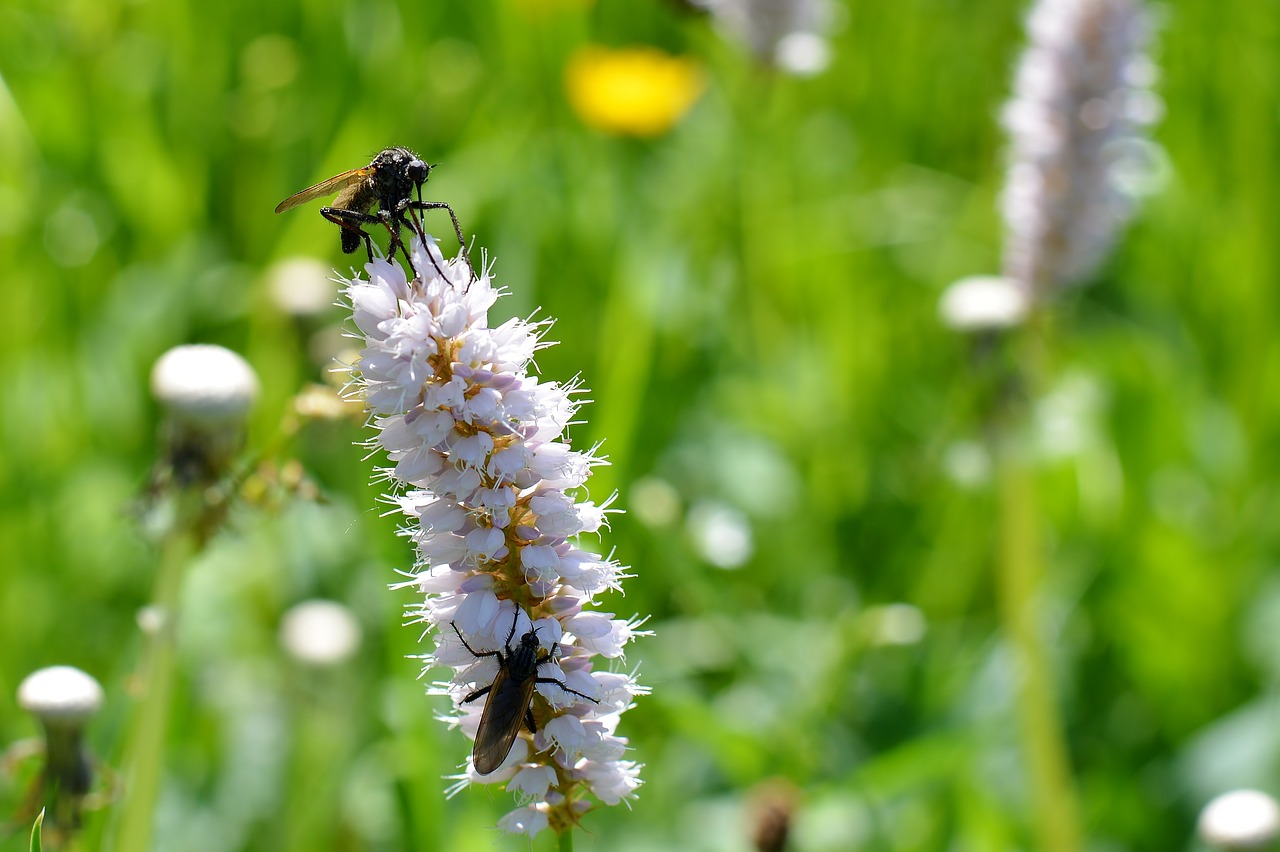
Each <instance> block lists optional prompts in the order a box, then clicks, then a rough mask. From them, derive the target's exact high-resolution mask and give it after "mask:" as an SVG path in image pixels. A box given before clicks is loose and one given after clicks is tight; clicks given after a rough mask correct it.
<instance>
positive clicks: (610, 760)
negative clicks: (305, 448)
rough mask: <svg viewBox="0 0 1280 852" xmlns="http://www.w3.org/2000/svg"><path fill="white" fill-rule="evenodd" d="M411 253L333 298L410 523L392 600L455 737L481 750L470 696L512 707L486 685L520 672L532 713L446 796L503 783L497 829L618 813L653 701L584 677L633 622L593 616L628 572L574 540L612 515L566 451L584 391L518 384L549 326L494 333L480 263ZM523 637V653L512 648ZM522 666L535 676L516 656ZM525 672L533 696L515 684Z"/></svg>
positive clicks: (387, 473) (419, 250) (583, 456)
mask: <svg viewBox="0 0 1280 852" xmlns="http://www.w3.org/2000/svg"><path fill="white" fill-rule="evenodd" d="M410 252H411V255H412V264H413V268H414V269H417V270H421V271H422V273H421V275H420V276H419V277H417V278H415V279H413V280H406V277H405V273H404V271H403V269H402V268H401V267H400V266H399V265H396V264H392V263H388V262H387V261H385V260H375V261H373V262H371V263H369V264H368V265H366V267H365V270H366V273H367V276H368V278H367V279H365V278H360V277H357V278H356V279H354V280H351V281H347V282H346V289H345V292H346V294H347V297H348V299H349V300H350V302H351V307H352V312H353V318H354V320H355V324H356V326H357V328H358V329H359V334H360V336H361V337H362V338H363V340H364V349H363V350H362V352H361V354H360V362H359V365H358V368H357V369H358V376H357V378H356V379H355V381H354V384H353V387H354V388H355V389H356V391H357V392H358V393H359V395H360V396H361V398H362V399H363V400H364V402H365V404H366V405H367V407H368V409H369V411H370V413H371V419H372V423H373V425H374V426H375V427H376V428H377V429H378V436H377V438H376V439H375V441H373V442H372V445H373V446H374V447H376V448H381V449H382V450H383V451H385V452H386V453H387V456H388V458H389V460H390V461H391V466H390V467H387V468H385V469H384V470H383V471H382V472H381V473H382V476H383V478H384V479H385V480H386V482H387V483H388V484H389V486H390V488H389V492H390V493H389V494H388V496H387V498H386V499H387V501H388V502H389V503H390V504H391V505H393V506H394V507H395V508H396V510H398V511H399V512H402V513H403V514H404V515H405V517H406V518H407V519H408V521H407V523H406V525H405V527H404V530H403V532H404V534H405V536H406V537H408V538H409V539H410V540H411V541H412V542H413V543H414V545H415V546H416V548H417V562H416V565H415V571H414V572H413V573H412V574H409V575H408V576H410V579H409V580H408V581H407V582H405V583H401V584H399V585H398V586H397V588H400V587H406V586H412V587H416V588H417V589H419V590H420V591H421V592H422V593H423V594H424V596H425V598H424V600H422V601H421V602H418V603H415V604H414V605H412V606H411V607H410V612H409V615H410V619H409V620H410V623H424V624H426V625H428V627H429V630H428V633H427V634H426V635H429V636H433V637H434V643H435V644H434V649H433V650H432V651H431V652H430V653H427V654H424V655H423V656H422V659H423V660H424V661H425V664H426V665H425V667H424V672H426V671H428V670H430V669H432V668H434V667H437V666H438V667H443V668H448V669H452V672H451V673H450V675H451V676H450V678H449V679H448V680H446V681H443V682H436V683H435V684H434V689H433V691H435V692H437V693H442V694H447V695H449V696H450V697H451V698H452V700H453V702H454V709H455V714H456V715H455V717H454V718H453V719H451V721H453V722H454V723H456V724H457V726H458V727H460V728H461V729H462V730H463V731H464V732H465V733H467V735H468V736H470V737H471V738H473V739H475V738H476V735H477V730H478V729H479V728H480V727H481V716H482V713H483V712H484V708H485V706H487V705H488V704H489V703H490V702H491V701H492V698H490V701H480V700H478V699H479V698H480V697H481V696H478V695H476V693H478V692H482V691H483V690H484V689H485V688H486V687H492V691H494V692H497V691H499V688H502V689H503V690H506V691H507V693H508V697H509V695H514V693H509V690H508V688H507V687H506V686H503V684H501V683H499V684H498V685H497V686H495V685H494V684H495V680H501V679H502V678H504V677H505V678H507V681H508V684H510V682H511V681H513V680H517V677H516V676H517V675H519V676H520V677H521V678H523V679H524V680H522V681H521V683H520V684H519V685H520V686H521V687H522V690H521V694H524V691H523V687H532V688H530V689H528V691H527V692H528V698H527V699H526V701H525V704H526V707H527V709H528V710H529V712H528V714H527V715H526V713H525V712H524V710H525V709H526V707H517V706H516V705H517V704H519V703H520V702H518V701H514V700H512V701H508V703H510V704H511V707H512V708H515V711H514V712H518V713H519V717H520V719H519V721H520V724H519V725H517V726H516V727H515V728H512V729H510V730H508V729H506V728H504V729H503V732H505V733H510V735H511V742H510V743H509V744H507V743H503V745H504V746H506V747H509V749H510V751H509V753H504V754H503V755H502V756H501V759H494V758H493V757H492V755H491V752H490V751H486V752H485V753H486V754H489V755H490V756H489V757H486V759H485V760H483V761H482V763H483V764H484V765H483V766H481V767H479V769H484V770H488V771H486V772H484V773H483V774H482V773H481V772H480V771H478V768H477V766H476V765H475V762H474V760H472V761H468V763H467V765H466V767H465V771H464V772H463V773H461V774H460V775H457V776H455V780H457V781H458V783H457V784H456V785H455V787H454V790H455V791H456V790H459V789H461V788H462V787H465V786H466V785H467V784H470V783H479V784H493V783H503V784H506V786H507V789H508V790H510V791H511V792H512V793H514V794H515V796H516V797H517V799H518V800H519V801H520V803H521V804H522V805H523V807H521V808H519V809H518V810H516V811H514V812H512V813H510V814H508V815H507V816H506V817H504V818H503V819H502V820H501V821H500V823H499V825H500V827H502V828H504V829H505V830H507V831H511V832H515V833H528V834H531V835H532V834H536V833H537V832H538V831H540V830H542V829H544V828H548V827H549V828H551V829H552V830H554V831H557V832H564V831H567V830H569V829H571V828H572V827H573V826H574V825H575V824H576V823H577V821H578V820H579V818H580V817H581V816H582V815H583V814H584V813H585V812H587V811H588V810H590V809H591V808H593V807H596V806H597V805H596V804H595V802H599V803H603V804H608V805H613V804H617V803H618V802H620V801H623V800H626V799H629V798H632V797H634V795H635V792H636V788H637V787H638V786H639V785H640V779H639V777H638V771H639V769H640V766H639V765H638V764H636V763H635V762H634V761H631V760H627V759H626V756H627V754H628V746H627V740H626V739H625V738H623V737H619V736H617V734H616V730H617V726H618V721H619V717H620V716H621V714H622V713H623V712H624V711H625V710H627V709H628V708H629V707H631V706H632V701H633V699H634V698H635V697H636V696H637V695H642V694H645V693H646V692H647V691H648V690H647V689H645V688H644V687H641V686H640V685H639V684H637V682H636V679H635V676H634V674H624V673H615V672H610V671H598V670H596V669H595V668H594V666H595V663H596V662H597V659H596V658H598V657H604V658H607V659H611V658H614V657H621V656H622V648H623V646H624V645H626V644H627V643H628V642H629V641H630V639H631V638H633V637H634V636H636V635H640V634H641V631H639V630H638V628H639V626H640V624H641V623H642V620H641V619H631V620H625V619H617V618H614V616H613V614H612V613H601V612H598V611H596V610H593V609H591V608H590V607H591V606H592V605H593V601H594V598H595V596H596V595H598V594H599V593H601V592H605V591H608V590H613V589H619V588H620V583H621V581H622V580H623V579H624V578H626V577H627V576H628V575H627V574H626V573H625V569H624V568H623V567H622V566H621V565H619V564H618V563H617V562H615V561H614V560H613V559H612V558H609V557H605V556H601V555H599V554H597V553H594V552H592V551H590V550H586V549H584V548H583V547H582V546H581V542H580V541H579V537H580V536H584V535H589V534H592V533H597V532H598V531H599V530H600V529H601V528H602V527H606V526H607V522H606V515H607V513H608V512H609V511H614V510H610V509H609V508H608V506H609V503H610V502H611V501H612V498H611V499H610V500H608V501H605V502H604V503H603V504H600V505H597V504H595V503H592V502H589V501H587V500H585V499H582V496H581V492H582V491H583V488H584V486H585V483H586V481H587V478H588V476H589V475H590V473H591V470H592V468H594V467H595V466H596V465H599V464H603V463H604V460H603V459H602V458H600V457H599V456H597V455H595V448H591V449H588V450H585V451H584V450H577V449H573V448H572V447H571V446H570V444H569V441H568V439H567V438H565V437H563V433H564V430H565V428H566V427H567V425H568V424H569V422H570V420H571V419H572V418H573V416H574V415H575V414H576V412H577V410H578V404H577V403H576V402H575V401H574V397H575V396H576V395H578V394H580V393H582V389H581V388H580V387H577V386H576V385H575V384H569V385H563V384H559V383H556V382H544V381H540V380H539V379H537V378H536V377H534V376H531V375H530V374H529V369H530V367H531V366H532V361H533V355H534V352H535V351H536V350H538V349H540V348H542V347H543V346H546V345H548V344H547V343H546V341H544V340H543V333H544V332H545V330H546V327H547V325H548V323H546V322H539V323H530V322H527V321H523V320H520V319H512V320H508V321H506V322H504V323H502V324H500V325H498V326H496V327H491V326H490V325H489V319H488V312H489V308H490V307H491V306H492V305H493V304H494V302H495V301H496V300H497V298H498V297H499V295H500V293H499V291H498V290H496V289H494V287H493V284H492V282H491V276H490V270H489V268H488V267H487V266H486V267H485V268H484V269H483V270H482V271H481V274H480V275H479V276H478V277H476V278H474V279H473V278H472V274H471V270H470V268H469V267H468V264H467V261H466V259H465V257H462V256H459V257H457V258H454V259H453V260H445V258H444V257H443V256H442V254H441V253H440V251H439V249H438V248H437V247H436V244H435V241H434V239H432V238H431V237H430V236H427V237H426V239H425V241H424V240H423V239H421V238H420V237H418V236H414V237H413V239H412V241H411V248H410ZM531 634H532V640H533V642H536V646H537V647H536V648H534V647H532V643H530V644H529V647H528V648H526V647H525V644H526V643H528V642H529V640H530V637H531ZM495 651H500V652H501V653H500V654H495V653H494V652H495ZM521 653H525V654H526V655H532V659H535V660H537V662H536V665H534V664H531V663H530V662H529V660H528V659H525V658H523V657H521V658H520V659H519V660H517V659H516V656H515V655H517V654H521ZM516 663H518V664H519V665H521V666H523V668H521V669H520V670H519V671H516V670H515V669H513V668H512V666H513V665H514V664H516ZM531 665H532V668H533V670H534V671H535V672H536V674H534V675H532V677H534V678H536V683H532V684H530V683H526V682H524V681H527V680H528V679H529V677H530V676H531V675H530V672H529V669H530V666H531ZM468 698H470V699H472V700H470V701H467V699H468ZM506 700H507V698H504V701H506ZM504 707H505V705H504ZM507 709H510V708H507ZM491 724H492V721H491ZM530 728H533V729H534V730H532V731H531V730H529V729H530ZM484 736H486V737H489V736H491V734H490V733H489V731H486V732H485V733H484ZM479 751H480V749H479V747H477V752H479ZM490 763H494V764H496V765H490ZM587 794H589V795H590V796H592V797H594V800H595V802H593V801H592V800H591V799H588V798H586V796H587Z"/></svg>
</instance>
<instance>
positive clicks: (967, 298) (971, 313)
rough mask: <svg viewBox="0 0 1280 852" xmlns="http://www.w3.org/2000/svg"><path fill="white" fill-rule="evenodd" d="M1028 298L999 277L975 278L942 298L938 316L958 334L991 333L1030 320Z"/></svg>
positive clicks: (957, 284)
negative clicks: (964, 332)
mask: <svg viewBox="0 0 1280 852" xmlns="http://www.w3.org/2000/svg"><path fill="white" fill-rule="evenodd" d="M1027 307H1028V305H1027V294H1026V292H1025V291H1024V290H1023V289H1022V288H1020V287H1019V286H1018V284H1017V282H1015V281H1013V280H1012V279H1010V278H1003V277H1001V276H998V275H972V276H969V277H968V278H961V279H960V280H959V281H956V282H955V283H953V284H952V285H951V286H949V287H947V289H946V290H945V291H944V292H943V294H942V300H941V301H940V302H939V303H938V313H939V314H940V315H941V316H942V321H943V323H945V324H946V325H947V327H948V328H952V329H954V330H956V331H987V330H991V329H1001V328H1009V327H1011V326H1015V325H1018V324H1019V323H1021V322H1022V321H1023V320H1024V319H1026V317H1027Z"/></svg>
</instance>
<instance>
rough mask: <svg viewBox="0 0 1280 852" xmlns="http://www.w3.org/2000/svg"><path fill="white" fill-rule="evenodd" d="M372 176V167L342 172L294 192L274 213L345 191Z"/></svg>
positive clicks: (277, 206)
mask: <svg viewBox="0 0 1280 852" xmlns="http://www.w3.org/2000/svg"><path fill="white" fill-rule="evenodd" d="M371 174H373V166H365V167H364V168H360V169H352V170H351V171H349V172H343V173H342V174H340V175H334V176H333V177H331V178H329V179H328V180H322V181H320V182H319V183H318V184H316V185H315V186H309V187H307V188H306V189H304V190H301V191H300V192H295V193H294V194H293V195H290V196H289V197H288V198H286V199H285V200H284V201H281V202H280V203H279V204H277V205H276V212H277V213H283V212H284V211H286V210H292V209H293V208H294V207H297V206H298V205H299V204H306V203H307V202H308V201H314V200H316V199H317V198H326V197H328V196H330V195H336V194H337V193H338V192H339V191H341V190H343V189H346V188H347V187H349V186H352V185H353V184H357V183H359V182H360V181H362V180H364V179H365V178H367V177H369V175H371Z"/></svg>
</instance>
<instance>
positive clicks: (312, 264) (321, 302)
mask: <svg viewBox="0 0 1280 852" xmlns="http://www.w3.org/2000/svg"><path fill="white" fill-rule="evenodd" d="M267 282H268V289H269V291H270V293H271V301H273V302H275V304H276V307H277V308H279V309H280V310H282V311H284V312H285V313H286V314H292V315H293V316H296V317H307V316H314V315H316V314H321V313H324V312H325V311H327V310H329V309H330V308H332V307H334V300H335V299H337V297H338V292H337V286H336V285H335V284H334V281H333V279H332V278H331V277H330V272H329V268H328V267H327V266H325V265H324V264H323V263H321V262H320V261H318V260H313V259H311V258H309V257H290V258H286V259H284V260H281V261H279V262H277V263H274V264H272V266H271V268H270V269H268V270H267Z"/></svg>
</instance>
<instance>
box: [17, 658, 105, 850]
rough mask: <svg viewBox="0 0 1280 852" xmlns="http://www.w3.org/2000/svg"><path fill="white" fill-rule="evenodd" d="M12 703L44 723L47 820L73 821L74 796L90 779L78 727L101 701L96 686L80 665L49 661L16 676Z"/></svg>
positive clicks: (76, 800)
mask: <svg viewBox="0 0 1280 852" xmlns="http://www.w3.org/2000/svg"><path fill="white" fill-rule="evenodd" d="M18 706H19V707H21V708H22V709H23V710H26V711H27V712H28V713H31V714H32V715H33V716H35V717H36V718H37V719H39V720H40V724H41V725H42V726H43V727H44V735H45V761H46V765H45V770H44V773H43V774H42V776H41V782H42V784H43V786H44V795H45V798H46V807H47V808H48V813H49V818H50V821H51V822H52V823H55V824H57V825H60V826H63V827H75V826H77V825H78V824H79V822H80V802H81V800H82V799H83V798H84V796H85V794H86V793H88V792H89V787H90V785H91V783H92V781H93V770H92V764H91V762H90V760H89V755H88V753H87V752H86V751H85V748H84V737H83V731H84V726H85V725H86V724H87V723H88V721H89V719H91V718H92V717H93V715H94V714H95V713H97V712H98V708H100V707H101V706H102V687H101V686H99V685H98V682H97V681H96V680H94V679H93V678H92V677H90V676H89V675H87V674H85V673H84V672H82V671H80V669H77V668H73V667H71V666H51V667H49V668H45V669H40V670H39V671H36V672H32V673H31V674H29V675H27V677H26V679H25V680H23V681H22V683H21V685H19V687H18Z"/></svg>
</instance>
